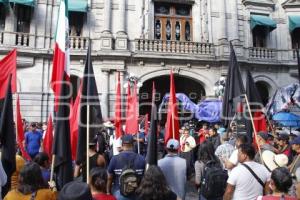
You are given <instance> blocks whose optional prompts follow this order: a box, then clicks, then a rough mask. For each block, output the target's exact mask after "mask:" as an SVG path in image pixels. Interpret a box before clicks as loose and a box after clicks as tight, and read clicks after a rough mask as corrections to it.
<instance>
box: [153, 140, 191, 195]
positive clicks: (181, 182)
mask: <svg viewBox="0 0 300 200" xmlns="http://www.w3.org/2000/svg"><path fill="white" fill-rule="evenodd" d="M179 147H180V146H179V142H178V140H175V139H170V140H169V141H168V142H167V146H166V148H167V155H166V156H165V157H164V158H163V159H160V160H159V161H158V166H159V167H160V169H161V170H162V172H163V174H164V175H165V177H166V179H167V183H168V185H169V186H170V188H171V190H172V191H173V192H175V193H176V195H177V197H179V198H180V199H182V200H184V199H185V193H186V190H185V185H186V182H187V177H186V174H187V168H186V161H185V160H184V159H183V158H180V157H179V156H178V150H179Z"/></svg>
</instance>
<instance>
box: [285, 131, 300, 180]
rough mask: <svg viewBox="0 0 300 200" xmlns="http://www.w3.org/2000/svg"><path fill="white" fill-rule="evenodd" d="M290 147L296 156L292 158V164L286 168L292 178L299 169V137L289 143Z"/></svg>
mask: <svg viewBox="0 0 300 200" xmlns="http://www.w3.org/2000/svg"><path fill="white" fill-rule="evenodd" d="M290 144H291V145H292V149H293V151H295V152H296V155H295V156H294V158H293V161H292V163H291V164H290V165H289V166H288V168H289V170H290V172H291V174H292V176H295V174H296V170H297V169H298V168H299V167H300V155H299V154H300V136H298V137H296V138H295V139H294V140H293V141H291V143H290Z"/></svg>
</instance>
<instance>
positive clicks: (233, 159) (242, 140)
mask: <svg viewBox="0 0 300 200" xmlns="http://www.w3.org/2000/svg"><path fill="white" fill-rule="evenodd" d="M246 143H248V137H247V136H246V135H244V134H238V135H237V136H236V140H235V150H234V151H233V152H232V154H231V155H230V157H229V159H228V160H224V159H223V160H222V162H223V163H225V168H226V169H227V170H228V175H229V174H230V171H231V170H232V169H233V168H234V167H235V166H237V164H238V163H239V161H238V147H239V146H240V145H241V144H246Z"/></svg>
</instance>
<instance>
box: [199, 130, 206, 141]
mask: <svg viewBox="0 0 300 200" xmlns="http://www.w3.org/2000/svg"><path fill="white" fill-rule="evenodd" d="M206 135H208V130H207V129H203V128H201V129H200V130H199V143H200V144H201V143H202V142H204V141H205V140H206V137H205V136H206Z"/></svg>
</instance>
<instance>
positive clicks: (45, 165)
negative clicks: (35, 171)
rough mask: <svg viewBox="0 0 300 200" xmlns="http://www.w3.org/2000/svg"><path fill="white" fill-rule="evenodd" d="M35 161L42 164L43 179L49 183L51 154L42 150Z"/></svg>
mask: <svg viewBox="0 0 300 200" xmlns="http://www.w3.org/2000/svg"><path fill="white" fill-rule="evenodd" d="M33 161H34V162H36V163H37V164H38V165H39V166H40V168H41V170H42V176H43V179H44V181H45V183H48V182H49V181H50V160H49V156H48V155H47V154H46V153H44V152H40V153H38V154H37V155H36V156H35V158H34V159H33Z"/></svg>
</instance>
